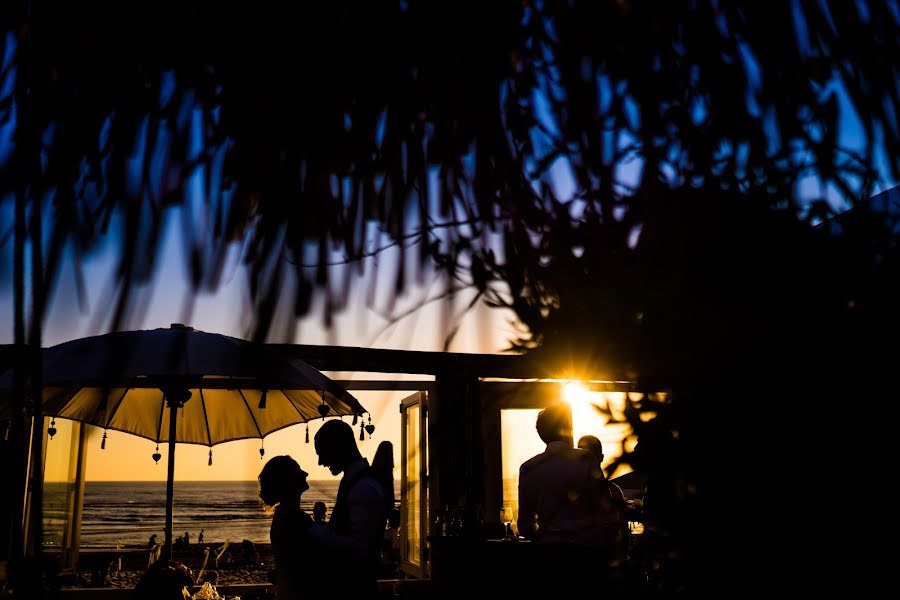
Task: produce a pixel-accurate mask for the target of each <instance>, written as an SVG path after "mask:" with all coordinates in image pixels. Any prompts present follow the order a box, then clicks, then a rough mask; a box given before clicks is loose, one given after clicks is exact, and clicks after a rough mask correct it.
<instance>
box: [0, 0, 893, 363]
mask: <svg viewBox="0 0 900 600" xmlns="http://www.w3.org/2000/svg"><path fill="white" fill-rule="evenodd" d="M22 10H23V12H21V13H17V12H16V9H15V8H13V9H6V10H5V12H6V18H5V19H4V22H5V23H6V26H5V28H4V31H5V34H4V37H3V64H2V67H3V71H2V78H3V85H2V86H0V93H2V98H0V111H2V112H0V124H2V129H0V130H2V131H3V132H4V135H5V136H7V138H6V140H5V142H4V151H3V153H2V155H0V194H2V195H0V202H2V203H3V204H5V205H8V204H9V203H12V202H14V200H15V198H16V196H17V195H18V196H19V199H20V201H21V202H23V203H29V205H32V206H33V205H35V204H36V203H41V204H42V205H43V206H44V214H46V215H49V216H51V217H52V218H51V219H49V221H48V225H47V226H45V229H46V231H45V232H44V234H43V235H44V238H45V239H46V240H48V243H47V248H46V251H45V257H44V258H45V260H44V263H45V280H46V282H47V284H48V285H49V286H51V289H50V291H51V292H52V284H53V282H55V281H56V277H57V275H58V273H59V271H60V270H61V269H62V268H63V264H65V260H64V258H65V255H66V252H68V251H71V252H73V253H74V256H75V257H76V258H77V257H79V256H82V255H84V254H86V253H89V252H91V251H92V250H94V249H95V248H97V247H99V245H100V244H101V243H102V242H103V240H104V239H107V238H105V236H113V237H114V239H116V240H118V242H119V243H120V244H121V247H120V252H119V254H118V260H119V271H118V277H119V282H120V287H119V289H118V290H117V294H116V301H117V303H116V306H117V311H116V317H115V318H114V320H113V323H120V322H121V321H122V320H124V319H126V318H127V315H128V310H129V306H131V305H132V304H133V303H134V298H133V297H132V295H133V293H134V290H135V288H136V286H139V285H140V284H141V283H143V282H146V281H147V280H148V279H150V278H151V277H152V275H153V273H154V269H155V268H156V267H157V265H156V261H157V260H158V257H159V255H160V253H159V252H158V250H159V247H160V244H161V228H162V224H163V218H164V214H165V212H166V208H167V207H170V206H173V205H189V204H190V202H189V200H188V198H189V197H192V198H194V199H193V200H192V201H191V202H193V203H194V204H195V205H196V206H195V208H199V207H202V209H203V213H204V216H203V218H193V219H189V218H185V226H184V228H183V231H182V235H183V237H184V240H185V241H186V242H187V244H188V247H189V248H190V252H189V253H188V256H187V259H186V260H187V261H188V265H187V266H188V269H189V272H190V274H191V281H192V283H193V285H194V286H195V288H196V289H198V290H200V289H214V288H216V287H217V286H218V285H220V284H221V277H222V266H223V262H224V261H225V256H226V250H227V248H228V247H229V245H231V244H234V243H243V244H245V246H244V260H245V261H246V262H247V264H248V265H249V266H250V268H251V273H252V277H251V289H250V291H251V294H252V297H253V298H254V302H255V308H256V315H255V316H256V318H257V334H258V337H261V338H264V337H266V336H267V335H268V331H269V327H270V325H271V322H272V319H273V318H274V315H275V312H276V310H277V307H278V305H279V303H285V300H284V298H283V294H288V295H289V296H290V297H289V298H288V299H287V301H286V304H287V305H288V306H291V307H293V311H294V313H295V314H296V315H298V316H299V315H302V314H305V313H306V312H308V311H309V310H310V305H311V303H310V297H311V295H312V294H313V293H314V292H315V291H316V290H322V291H323V293H325V294H326V296H327V301H326V302H325V303H324V306H325V307H326V310H327V311H336V310H340V309H341V308H343V307H344V306H345V304H346V301H347V298H346V282H345V280H344V279H342V278H345V277H346V276H347V275H346V274H344V275H341V276H340V277H339V280H338V281H335V280H334V277H335V273H337V272H338V271H337V270H336V269H333V268H331V267H330V265H333V263H335V262H339V263H346V264H351V265H352V264H354V263H356V264H358V265H359V269H360V270H361V269H362V268H363V259H364V258H365V257H368V256H370V255H371V254H373V253H375V252H377V249H380V248H385V247H391V246H392V245H394V244H396V245H398V246H399V247H400V248H401V249H402V254H403V256H404V257H406V258H404V260H401V261H399V263H398V264H400V265H403V266H408V265H407V263H409V265H412V264H419V265H424V264H426V263H433V264H436V265H437V266H438V267H439V268H441V269H442V270H444V272H445V273H446V275H447V276H448V277H449V278H451V279H454V280H456V281H457V283H455V284H451V285H464V286H474V287H475V288H476V289H477V290H478V291H479V292H481V293H482V294H483V295H484V297H485V298H487V300H488V301H489V302H491V303H492V304H493V305H498V306H508V307H511V308H512V309H513V310H514V312H515V313H516V315H517V317H518V318H519V320H520V321H521V322H522V324H524V325H525V326H526V327H527V331H525V332H524V333H523V335H522V337H521V339H519V340H515V341H514V342H513V345H514V346H515V347H518V348H531V347H534V346H537V345H545V346H547V345H552V344H553V340H558V339H563V338H565V339H567V340H570V339H571V337H572V336H571V335H570V334H572V333H576V332H579V331H584V329H585V327H584V319H585V318H588V319H589V322H590V327H591V335H590V336H582V338H583V340H584V345H585V346H589V347H586V348H584V350H586V351H589V352H590V353H593V354H594V355H595V356H596V357H597V358H598V360H604V361H616V362H617V363H619V364H617V365H616V366H617V368H620V369H621V370H622V371H624V372H631V371H639V372H647V371H648V369H649V370H651V371H652V370H654V369H657V370H660V371H662V372H666V371H676V370H677V369H678V368H680V367H679V365H678V364H668V363H666V361H667V360H668V359H664V358H663V357H664V356H665V355H666V353H667V352H669V351H671V350H672V348H673V345H674V344H676V343H682V342H681V341H682V340H684V339H685V333H686V331H685V329H686V328H687V329H690V328H692V327H693V326H694V325H696V322H695V321H696V320H695V317H696V318H699V316H698V315H700V314H701V313H702V314H703V315H706V316H703V319H704V320H706V321H709V319H710V318H715V317H710V316H708V315H709V314H713V315H716V314H718V315H719V316H720V317H721V318H722V320H723V322H724V321H725V320H726V319H725V316H726V315H725V313H727V312H729V311H736V310H744V309H746V308H748V307H747V306H745V305H744V303H750V302H751V299H750V298H747V297H745V296H743V295H742V294H734V296H735V297H732V294H731V292H733V291H734V290H735V289H736V288H734V287H731V286H732V284H737V283H738V282H739V280H740V279H742V278H743V280H746V279H747V278H753V277H757V278H761V279H762V280H765V281H766V282H768V283H767V285H768V284H771V285H775V286H777V285H781V284H785V285H790V286H792V287H793V286H798V287H799V283H798V281H797V280H796V279H795V278H794V277H793V273H794V272H795V271H803V270H805V272H807V273H821V272H822V270H823V269H826V268H827V267H826V266H825V265H824V264H821V263H820V261H819V260H818V259H815V260H814V259H813V258H812V256H813V254H814V253H812V251H811V250H810V248H812V247H813V246H810V245H807V246H803V247H799V246H798V244H799V243H801V242H802V243H803V244H812V245H816V244H826V245H829V248H830V249H829V251H828V253H826V254H827V256H828V257H829V259H833V260H831V264H832V266H833V265H834V261H837V262H838V264H843V262H846V263H848V264H847V267H848V270H849V267H852V266H856V263H854V264H852V265H851V264H849V263H850V262H853V261H854V260H857V259H858V260H866V258H865V257H861V256H860V257H857V258H856V259H853V258H851V256H855V255H854V254H853V252H855V250H854V249H853V248H841V247H834V248H832V246H834V245H835V244H837V242H835V241H833V240H832V241H829V240H822V239H820V238H821V236H820V235H818V233H819V230H817V229H816V228H814V227H813V226H814V225H815V224H816V223H818V222H820V221H822V220H823V219H829V218H831V217H832V216H833V215H834V214H835V212H836V211H839V210H843V209H845V208H847V207H848V206H849V205H852V204H853V203H854V202H857V201H859V200H860V199H864V198H867V197H868V196H869V195H870V194H871V192H872V190H873V186H875V185H876V184H879V183H881V182H879V181H878V168H879V166H881V167H883V168H884V169H886V172H887V174H888V176H889V177H890V178H892V179H893V180H897V179H898V175H900V173H898V167H900V124H898V119H897V106H898V105H900V103H898V95H900V89H898V81H900V77H898V68H900V67H898V65H900V41H898V40H900V35H898V34H900V27H898V25H900V15H898V9H897V3H896V2H871V3H869V2H862V1H858V2H851V1H846V0H832V1H825V0H823V1H821V2H805V1H800V2H780V3H763V2H756V1H750V0H747V1H734V2H718V1H711V2H693V1H688V0H666V1H651V0H644V1H601V2H596V1H590V2H589V1H581V0H575V1H572V2H555V1H549V0H548V1H545V2H521V1H519V0H516V1H512V0H503V1H497V2H475V1H471V0H464V1H459V0H455V1H453V2H442V1H438V2H436V1H427V2H426V1H414V0H412V1H393V2H391V1H376V2H371V1H365V2H362V1H360V2H353V1H340V2H327V3H301V4H300V5H296V3H292V4H290V5H289V6H286V7H277V6H267V7H266V8H265V9H264V10H263V9H258V10H257V9H252V10H251V9H249V8H248V7H247V5H246V4H245V3H221V2H202V1H197V2H191V3H188V4H185V3H183V2H173V1H168V2H152V3H145V4H142V5H141V6H140V8H139V9H137V10H136V7H135V6H134V5H133V3H127V6H126V5H122V4H121V3H117V2H108V1H89V2H81V3H75V4H73V3H69V2H43V3H36V4H35V5H34V7H33V8H32V9H31V10H30V12H29V13H28V14H27V16H26V13H25V12H24V9H22ZM126 11H127V13H126ZM135 12H136V13H137V14H135ZM112 23H114V24H115V26H113V25H110V24H112ZM848 122H853V123H857V124H858V127H857V128H856V129H855V133H854V135H853V136H851V138H849V139H848V138H846V137H843V136H842V135H841V133H840V132H841V128H842V127H844V126H845V124H846V123H848ZM810 181H817V182H818V183H820V184H821V185H820V186H819V187H817V188H814V189H818V190H827V189H832V190H835V191H836V192H837V193H836V194H834V195H831V196H829V195H827V194H825V193H824V192H822V193H819V192H814V193H810V192H809V189H810V188H809V186H808V185H807V184H808V183H809V182H810ZM189 190H190V191H191V193H189ZM192 194H194V195H192ZM838 201H842V202H845V203H846V204H844V205H837V204H836V202H838ZM4 211H5V213H4V214H11V213H12V211H11V210H10V211H9V212H6V208H4ZM29 214H31V215H32V216H33V215H34V214H41V213H40V212H37V211H32V212H30V213H29ZM188 214H197V213H196V212H195V213H190V212H189V213H188ZM372 224H376V225H377V226H372ZM873 226H874V225H873ZM9 227H10V228H11V225H10V226H9ZM31 227H32V228H33V227H34V223H32V224H31ZM32 230H33V229H32ZM868 233H872V232H871V231H869V232H868ZM10 234H11V231H9V230H7V231H4V232H3V234H2V235H4V236H7V237H6V239H9V236H10ZM870 237H871V236H870ZM874 239H881V238H878V237H877V236H875V238H874ZM888 239H890V236H888ZM886 243H888V244H890V243H892V242H886ZM5 247H6V248H7V249H6V250H4V252H9V250H8V248H9V245H6V246H5ZM816 247H817V248H818V246H816ZM779 249H783V250H785V252H787V254H782V253H780V251H779ZM844 250H846V252H844ZM870 250H871V251H872V253H875V254H879V255H884V256H887V254H885V252H884V251H885V248H883V247H879V248H872V249H870ZM816 256H821V255H820V254H816ZM842 261H843V262H842ZM77 266H78V263H77V260H76V267H77ZM368 268H377V267H372V266H369V267H368ZM810 268H811V269H812V270H809V269H810ZM837 272H838V273H841V272H843V271H841V269H840V268H838V269H837ZM394 277H395V282H394V284H395V293H397V294H400V293H402V292H403V291H404V289H405V286H406V285H407V282H408V280H409V272H408V271H407V270H406V269H405V268H400V269H397V270H396V275H394ZM729 278H733V279H732V280H731V281H730V282H729V281H728V280H729ZM807 279H813V275H809V276H807ZM804 281H805V279H804ZM288 282H290V284H289V283H288ZM3 285H9V281H8V280H7V279H4V280H3ZM847 285H848V286H850V287H853V284H851V283H848V284H847ZM836 287H837V288H842V289H841V290H840V293H842V294H844V295H845V296H846V297H845V298H844V300H847V299H848V298H849V296H851V295H854V294H859V293H864V292H865V290H862V291H860V290H858V289H852V290H851V289H843V288H845V287H846V286H843V284H840V285H837V286H836ZM832 291H835V290H832ZM776 296H777V295H776ZM770 301H773V300H772V297H768V298H767V300H766V302H770ZM774 301H776V302H777V300H774ZM697 302H702V303H703V305H702V306H701V305H700V304H696V303H697ZM710 311H712V312H710ZM763 312H765V311H763ZM751 326H752V325H750V324H748V325H747V327H751ZM724 333H725V332H722V334H723V335H724ZM728 333H735V332H734V331H731V332H728ZM588 338H589V339H588ZM651 339H652V340H653V343H652V344H651V343H650V340H651ZM688 339H691V338H690V336H688ZM714 341H715V340H713V339H705V340H702V342H704V343H709V342H714ZM566 343H570V342H569V341H567V342H566ZM696 345H697V346H698V347H699V346H701V345H702V344H701V340H697V342H696ZM662 363H666V364H662Z"/></svg>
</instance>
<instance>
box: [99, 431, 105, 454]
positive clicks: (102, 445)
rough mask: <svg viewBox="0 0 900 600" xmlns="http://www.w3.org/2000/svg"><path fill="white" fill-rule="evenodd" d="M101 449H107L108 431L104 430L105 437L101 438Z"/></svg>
mask: <svg viewBox="0 0 900 600" xmlns="http://www.w3.org/2000/svg"><path fill="white" fill-rule="evenodd" d="M100 449H101V450H106V431H104V432H103V439H102V440H100Z"/></svg>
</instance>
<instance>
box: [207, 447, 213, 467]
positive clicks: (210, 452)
mask: <svg viewBox="0 0 900 600" xmlns="http://www.w3.org/2000/svg"><path fill="white" fill-rule="evenodd" d="M206 466H208V467H211V466H212V448H210V449H209V462H208V463H206Z"/></svg>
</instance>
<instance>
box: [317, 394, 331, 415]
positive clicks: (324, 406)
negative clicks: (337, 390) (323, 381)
mask: <svg viewBox="0 0 900 600" xmlns="http://www.w3.org/2000/svg"><path fill="white" fill-rule="evenodd" d="M330 410H331V407H330V406H328V405H327V404H325V390H322V404H320V405H319V414H320V415H322V420H323V421H324V420H325V415H327V414H328V411H330Z"/></svg>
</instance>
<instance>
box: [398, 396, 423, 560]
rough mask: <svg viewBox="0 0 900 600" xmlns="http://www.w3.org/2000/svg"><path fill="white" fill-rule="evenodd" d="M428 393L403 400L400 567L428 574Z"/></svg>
mask: <svg viewBox="0 0 900 600" xmlns="http://www.w3.org/2000/svg"><path fill="white" fill-rule="evenodd" d="M427 401H428V393H427V392H416V393H415V394H413V395H412V396H409V397H407V398H404V399H403V400H401V402H400V414H401V418H400V428H401V431H400V437H401V442H400V457H401V461H402V464H401V465H400V473H401V475H400V477H401V478H400V569H401V570H402V571H403V572H404V573H406V574H408V575H411V576H413V577H418V578H425V577H427V576H428V571H429V569H428V555H427V544H426V536H427V535H428V407H427Z"/></svg>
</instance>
